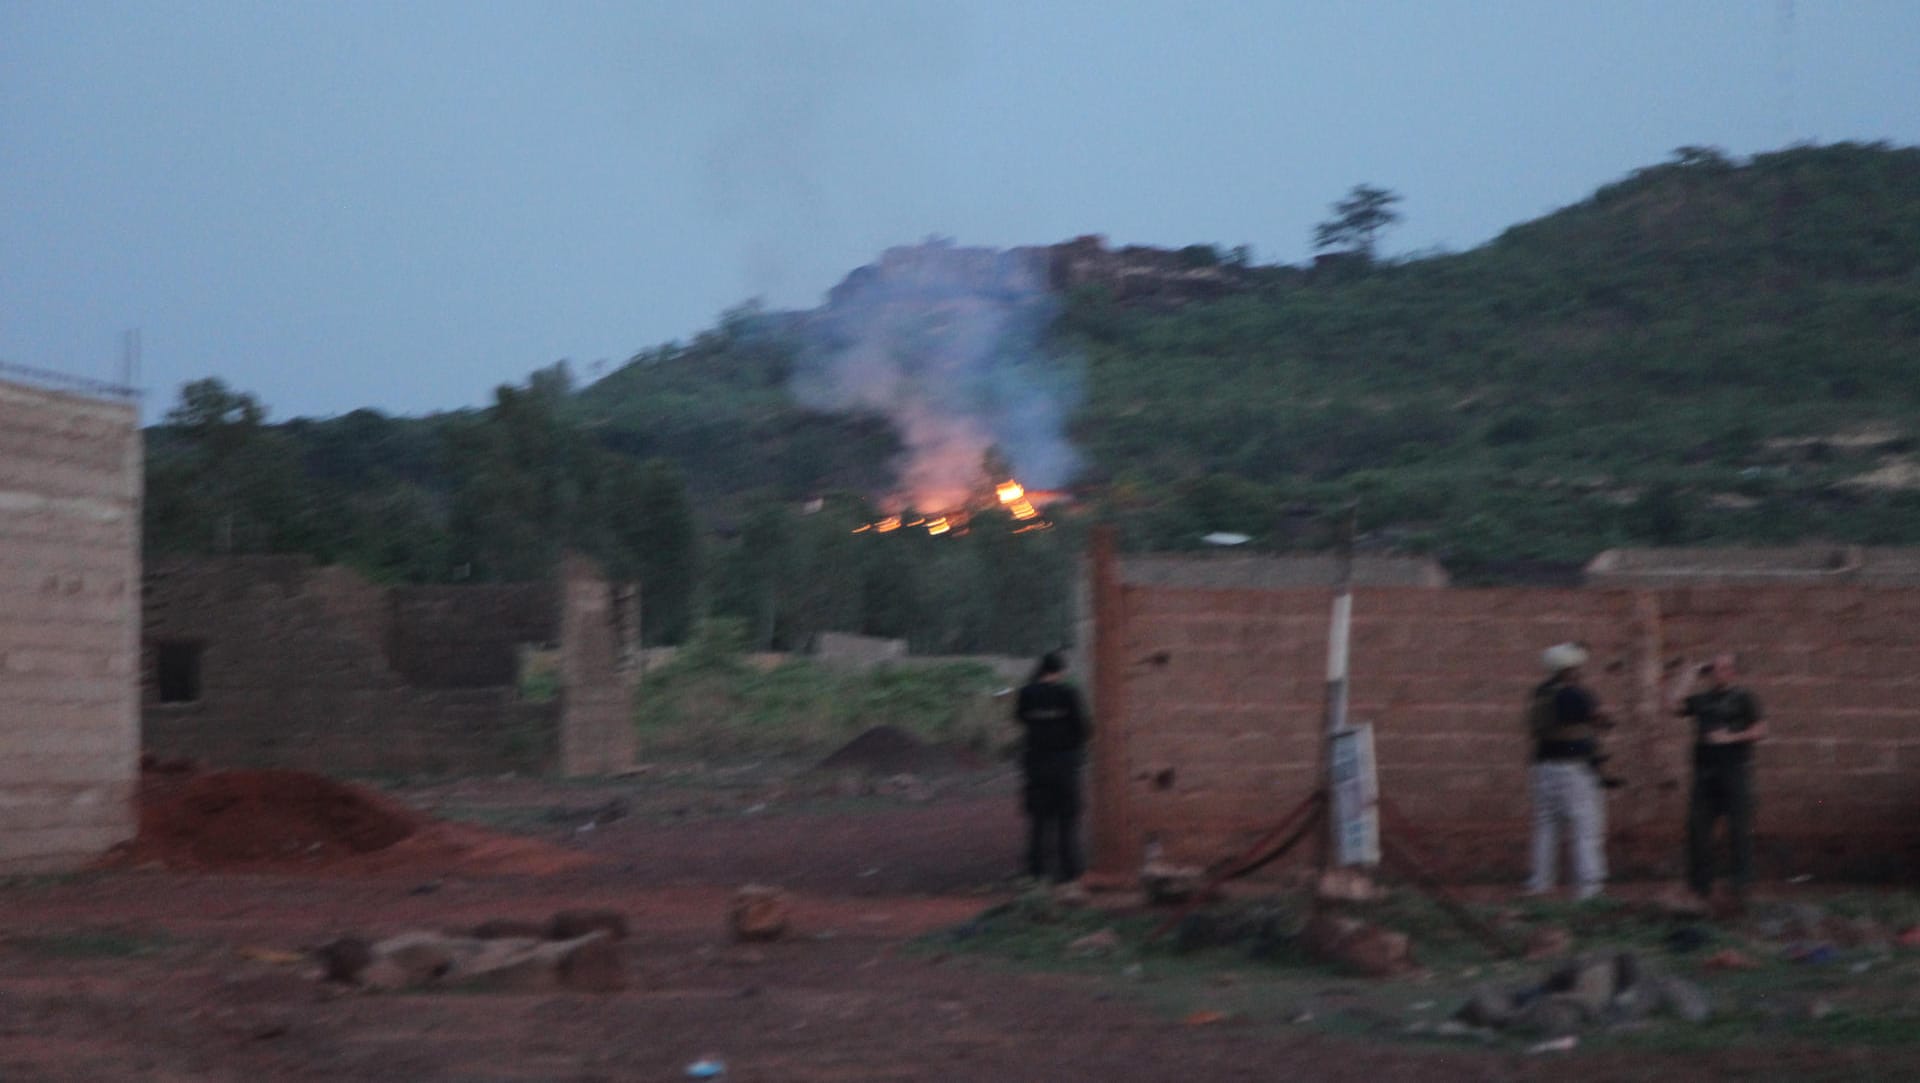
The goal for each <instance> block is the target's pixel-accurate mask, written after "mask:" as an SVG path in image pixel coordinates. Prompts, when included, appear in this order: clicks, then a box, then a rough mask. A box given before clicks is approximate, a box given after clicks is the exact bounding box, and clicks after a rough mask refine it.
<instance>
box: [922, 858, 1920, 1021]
mask: <svg viewBox="0 0 1920 1083" xmlns="http://www.w3.org/2000/svg"><path fill="white" fill-rule="evenodd" d="M1869 904H1871V907H1870V908H1869V910H1868V912H1867V913H1866V914H1863V915H1862V916H1875V917H1876V919H1877V920H1884V918H1885V917H1886V916H1887V915H1889V914H1895V913H1897V912H1898V908H1899V906H1900V905H1901V904H1902V901H1901V900H1898V899H1892V898H1883V897H1880V896H1873V897H1871V898H1870V899H1868V900H1866V901H1863V902H1862V903H1860V904H1859V905H1860V906H1869ZM1304 905H1305V901H1304V899H1303V898H1302V897H1300V896H1298V895H1284V896H1277V897H1275V898H1273V899H1270V900H1259V901H1253V900H1249V901H1246V902H1241V903H1236V904H1227V905H1223V906H1218V907H1214V908H1210V909H1208V910H1205V911H1200V912H1199V913H1200V914H1201V915H1203V917H1201V918H1196V919H1195V921H1196V924H1195V925H1194V926H1193V933H1194V935H1191V936H1188V937H1185V938H1183V937H1181V936H1180V935H1179V934H1178V932H1175V933H1170V934H1169V935H1168V936H1167V937H1165V938H1163V939H1161V940H1157V941H1150V940H1149V939H1148V936H1149V934H1150V933H1151V931H1152V930H1153V928H1154V927H1155V926H1156V925H1158V923H1159V922H1160V920H1161V917H1162V915H1161V914H1160V913H1146V914H1140V913H1132V914H1120V915H1116V914H1113V913H1109V912H1103V911H1099V910H1075V909H1067V908H1062V907H1060V906H1058V905H1057V904H1055V903H1054V902H1052V900H1051V899H1049V898H1048V897H1047V896H1046V895H1045V894H1044V893H1038V892H1036V893H1034V894H1030V895H1026V896H1022V897H1021V898H1019V899H1017V900H1014V901H1012V902H1009V903H1007V904H1004V905H1002V906H999V907H995V908H993V909H991V910H989V911H987V912H986V913H984V914H982V915H981V916H980V917H978V918H976V919H975V920H973V921H971V922H969V923H967V924H965V925H963V926H960V927H958V928H955V929H951V930H947V931H946V932H944V933H939V934H934V935H932V936H929V937H926V938H924V939H923V940H922V941H921V942H920V943H919V945H918V947H917V949H916V950H919V951H922V952H941V953H947V952H953V953H963V954H966V955H968V956H970V957H974V958H977V959H982V960H985V961H987V962H988V963H989V965H996V966H1005V967H1009V968H1015V969H1021V970H1043V971H1047V972H1052V973H1062V974H1078V975H1083V976H1085V977H1087V978H1088V979H1089V980H1093V981H1097V982H1099V983H1100V984H1101V985H1102V986H1103V987H1105V988H1108V989H1111V990H1113V991H1115V992H1118V993H1121V994H1122V995H1126V996H1128V997H1130V998H1133V999H1136V1000H1139V1001H1140V1002H1141V1003H1142V1004H1143V1005H1145V1006H1147V1007H1148V1008H1149V1009H1151V1010H1153V1011H1155V1012H1156V1013H1158V1014H1162V1015H1164V1016H1166V1017H1168V1018H1170V1019H1178V1018H1184V1017H1185V1016H1186V1015H1187V1014H1188V1013H1190V1012H1194V1011H1201V1010H1205V1011H1218V1012H1226V1013H1228V1014H1230V1015H1231V1016H1233V1017H1234V1018H1236V1019H1237V1020H1239V1021H1241V1022H1242V1023H1243V1024H1246V1025H1281V1024H1290V1023H1299V1024H1302V1025H1307V1026H1311V1027H1312V1028H1313V1029H1315V1030H1317V1031H1319V1032H1322V1033H1325V1034H1328V1035H1332V1036H1336V1037H1343V1038H1348V1039H1352V1040H1356V1041H1378V1040H1382V1039H1385V1040H1392V1041H1405V1042H1416V1043H1419V1044H1421V1045H1423V1046H1426V1047H1430V1048H1432V1049H1434V1050H1435V1051H1436V1052H1444V1053H1451V1052H1459V1053H1471V1052H1473V1051H1475V1050H1480V1049H1500V1050H1509V1051H1511V1050H1513V1049H1516V1048H1521V1047H1523V1046H1524V1045H1526V1044H1530V1043H1531V1042H1532V1041H1534V1040H1537V1039H1536V1038H1535V1037H1531V1036H1523V1035H1519V1034H1500V1035H1497V1036H1492V1037H1482V1038H1475V1037H1471V1036H1465V1037H1463V1036H1447V1035H1444V1034H1440V1033H1436V1030H1435V1027H1436V1025H1437V1024H1439V1023H1441V1022H1442V1021H1445V1020H1447V1019H1448V1018H1450V1017H1451V1016H1452V1014H1453V1012H1454V1011H1455V1010H1456V1009H1457V1008H1458V1007H1459V1006H1460V1005H1461V1004H1462V1003H1464V1002H1465V1000H1466V999H1467V998H1468V997H1469V996H1470V995H1471V993H1472V991H1473V989H1474V988H1475V987H1476V986H1479V985H1483V984H1485V985H1492V986H1494V987H1497V988H1505V989H1520V988H1524V987H1526V986H1528V985H1531V984H1535V983H1538V982H1540V981H1541V980H1543V979H1544V978H1545V976H1546V974H1547V973H1548V972H1549V971H1550V970H1551V969H1552V968H1553V966H1554V965H1555V964H1554V963H1552V962H1526V961H1520V960H1514V959H1507V958H1502V957H1497V956H1495V955H1494V954H1493V953H1492V952H1491V951H1490V950H1488V949H1487V948H1486V947H1485V946H1483V945H1482V944H1481V943H1480V942H1479V941H1478V940H1477V939H1475V938H1474V937H1473V936H1471V934H1469V933H1467V932H1466V930H1464V929H1463V928H1461V926H1460V925H1459V923H1458V922H1456V921H1455V920H1454V919H1453V917H1452V916H1451V915H1449V914H1447V913H1446V912H1445V911H1443V910H1442V909H1441V908H1440V907H1439V906H1437V905H1436V904H1435V903H1434V902H1433V901H1432V900H1430V899H1428V898H1426V897H1424V896H1422V895H1420V894H1419V893H1417V892H1410V891H1407V892H1399V893H1396V895H1395V896H1393V897H1391V898H1390V899H1389V900H1387V901H1384V902H1382V903H1380V904H1376V905H1375V906H1372V907H1369V908H1367V909H1366V910H1365V911H1364V914H1365V916H1366V917H1367V918H1368V919H1369V920H1371V921H1374V922H1377V923H1379V924H1381V925H1384V926H1386V927H1389V928H1393V929H1397V930H1400V931H1402V932H1406V933H1408V934H1410V935H1411V936H1412V937H1413V939H1414V942H1415V954H1416V956H1417V958H1418V960H1419V961H1420V963H1421V964H1422V965H1423V966H1424V967H1426V968H1427V972H1426V973H1425V974H1423V975H1420V976H1418V977H1417V978H1411V979H1408V980H1389V981H1378V980H1370V979H1364V978H1357V977H1353V976H1351V975H1349V974H1347V973H1344V972H1343V971H1341V970H1339V969H1338V968H1336V967H1332V966H1329V965H1327V964H1324V963H1321V962H1318V961H1316V960H1314V959H1312V958H1310V957H1309V956H1307V955H1306V953H1305V952H1304V951H1303V950H1302V949H1301V948H1300V947H1299V946H1298V944H1297V942H1294V941H1293V940H1292V939H1291V937H1290V935H1289V934H1290V933H1292V932H1293V931H1296V930H1297V929H1298V928H1299V927H1300V926H1301V925H1303V924H1304V922H1305V910H1304ZM1831 909H1832V911H1833V912H1839V911H1841V910H1843V909H1846V907H1841V906H1835V907H1832V908H1831ZM1473 912H1474V913H1475V914H1476V915H1477V916H1479V917H1481V918H1482V919H1484V920H1486V921H1487V922H1488V923H1490V924H1491V923H1494V922H1496V921H1501V920H1504V922H1505V923H1507V925H1508V929H1507V932H1508V933H1509V935H1511V936H1513V937H1515V938H1517V939H1522V940H1523V939H1524V938H1525V937H1526V935H1527V932H1528V931H1529V930H1530V929H1532V928H1535V927H1539V926H1544V925H1554V926H1558V927H1561V928H1565V929H1567V930H1569V931H1571V932H1572V933H1573V935H1574V937H1575V950H1576V951H1577V952H1581V953H1587V952H1594V953H1611V952H1621V951H1627V952H1633V953H1634V954H1636V955H1637V956H1639V958H1640V959H1641V960H1642V963H1643V966H1645V967H1646V968H1647V969H1648V970H1649V971H1650V972H1651V973H1654V974H1662V975H1672V976H1675V977H1682V978H1686V979H1688V980H1689V981H1692V982H1695V983H1696V984H1698V985H1699V986H1700V987H1701V988H1702V989H1703V990H1704V991H1705V992H1706V993H1707V995H1708V997H1709V998H1710V1000H1711V1001H1712V1003H1713V1005H1714V1015H1713V1017H1712V1019H1710V1020H1709V1021H1708V1022H1706V1023H1703V1024H1688V1023H1684V1022H1681V1021H1679V1020H1675V1019H1672V1018H1670V1017H1666V1016H1657V1017H1655V1018H1653V1019H1651V1020H1647V1021H1645V1022H1643V1023H1639V1024H1631V1025H1624V1026H1618V1027H1609V1026H1605V1025H1595V1026H1593V1027H1590V1028H1589V1029H1587V1030H1585V1031H1583V1032H1582V1035H1581V1046H1582V1048H1583V1049H1585V1048H1598V1049H1610V1048H1617V1049H1621V1050H1631V1051H1639V1052H1654V1053H1675V1054H1682V1055H1691V1054H1702V1055H1705V1054H1711V1053H1714V1052H1716V1051H1723V1050H1726V1049H1730V1048H1731V1049H1749V1050H1763V1051H1764V1050H1772V1049H1783V1050H1784V1049H1789V1048H1804V1047H1807V1046H1809V1045H1819V1046H1858V1047H1873V1048H1878V1047H1903V1048H1910V1047H1920V999H1916V998H1915V997H1914V996H1913V994H1912V992H1911V990H1912V989H1913V988H1915V987H1916V983H1920V958H1916V957H1914V956H1913V955H1911V954H1910V953H1904V952H1902V953H1896V954H1893V955H1888V954H1885V953H1884V952H1881V953H1876V952H1875V950H1874V949H1870V948H1860V949H1852V950H1848V951H1841V952H1838V953H1836V954H1835V956H1834V957H1833V958H1832V960H1831V961H1829V962H1826V963H1817V964H1816V963H1801V962H1793V961H1790V960H1789V958H1788V957H1787V955H1786V954H1785V945H1783V944H1781V943H1777V942H1771V941H1765V940H1759V939H1754V938H1750V937H1749V936H1747V935H1745V934H1744V933H1742V932H1741V931H1739V930H1733V929H1727V928H1724V927H1719V928H1714V929H1713V930H1711V932H1710V934H1709V935H1710V939H1709V941H1708V943H1707V944H1706V945H1705V946H1704V947H1701V948H1697V949H1695V950H1693V951H1690V952H1685V953H1678V954H1676V953H1674V952H1672V951H1670V950H1669V949H1668V946H1667V938H1668V935H1669V934H1670V933H1671V932H1672V931H1673V930H1674V929H1675V928H1678V927H1680V925H1681V924H1682V923H1681V922H1678V921H1676V920H1675V919H1673V918H1671V917H1668V916H1666V915H1664V914H1659V913H1655V912H1652V911H1649V910H1647V909H1646V908H1644V907H1640V906H1635V905H1634V904H1631V903H1624V902H1619V901H1612V900H1596V901H1594V902H1588V903H1571V902H1558V901H1529V902H1526V903H1523V904H1515V905H1503V906H1499V907H1475V908H1473ZM1261 922H1267V923H1269V924H1268V925H1266V926H1262V925H1261ZM1102 929H1110V930H1112V931H1113V932H1114V934H1115V935H1116V936H1117V938H1118V940H1119V943H1118V945H1117V946H1116V947H1114V948H1113V949H1111V950H1109V951H1107V952H1105V953H1102V954H1100V955H1098V956H1095V957H1090V958H1089V957H1076V956H1075V955H1074V953H1073V952H1071V951H1070V949H1069V945H1071V944H1072V943H1073V941H1075V940H1076V939H1079V938H1080V937H1083V936H1086V935H1088V934H1090V933H1093V932H1096V931H1099V930H1102ZM1262 929H1264V930H1266V931H1259V930H1262ZM1249 930H1255V931H1254V932H1252V933H1249ZM1275 933H1277V934H1278V935H1273V934H1275ZM1183 939H1184V940H1185V942H1186V943H1187V944H1188V945H1193V944H1196V943H1197V944H1200V945H1202V946H1200V947H1198V948H1196V949H1195V950H1190V951H1183V950H1182V942H1183ZM1206 945H1212V946H1206ZM1723 948H1735V949H1737V950H1739V951H1741V952H1743V953H1744V954H1746V955H1747V956H1748V957H1749V958H1750V959H1751V960H1753V962H1754V963H1755V966H1754V968H1753V969H1749V970H1731V971H1728V970H1710V969H1707V968H1706V967H1705V966H1704V965H1703V964H1704V961H1705V959H1706V958H1708V957H1709V956H1710V955H1712V954H1713V953H1714V952H1716V951H1719V950H1721V949H1723ZM1816 1003H1819V1004H1822V1007H1823V1010H1822V1012H1820V1013H1816V1012H1813V1011H1811V1010H1810V1007H1811V1006H1812V1005H1814V1004H1816ZM1816 1015H1818V1017H1817V1018H1816Z"/></svg>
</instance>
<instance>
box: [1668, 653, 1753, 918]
mask: <svg viewBox="0 0 1920 1083" xmlns="http://www.w3.org/2000/svg"><path fill="white" fill-rule="evenodd" d="M1735 676H1737V673H1736V671H1735V669H1734V659H1733V655H1731V654H1722V655H1719V656H1717V657H1715V658H1714V660H1713V661H1712V662H1710V663H1708V664H1706V665H1704V666H1701V667H1700V669H1699V670H1698V672H1696V673H1695V674H1694V686H1695V687H1696V688H1698V687H1699V685H1700V683H1701V682H1702V681H1704V682H1705V683H1706V688H1704V689H1702V690H1699V691H1696V692H1694V693H1693V694H1692V695H1690V696H1687V697H1686V698H1685V699H1680V697H1679V696H1678V694H1677V690H1676V695H1675V696H1674V697H1673V699H1674V700H1675V701H1676V702H1675V703H1674V712H1675V713H1676V714H1678V715H1680V716H1681V717H1683V718H1691V719H1693V722H1694V739H1693V794H1692V796H1691V798H1690V799H1689V800H1688V802H1687V884H1688V886H1689V887H1691V888H1693V892H1694V894H1695V895H1698V896H1699V897H1700V901H1701V902H1702V903H1705V902H1707V901H1709V899H1710V898H1711V896H1712V894H1713V825H1714V823H1715V821H1717V820H1719V819H1720V818H1721V817H1722V816H1724V817H1726V820H1727V841H1728V843H1729V844H1730V845H1731V848H1732V850H1733V876H1732V877H1731V880H1732V884H1733V904H1732V909H1733V910H1734V911H1736V912H1737V911H1738V910H1739V909H1740V908H1741V906H1742V905H1744V903H1745V901H1746V894H1747V887H1748V886H1749V885H1750V884H1751V883H1752V881H1753V746H1754V744H1755V743H1756V742H1759V741H1763V740H1765V739H1766V737H1767V723H1766V721H1765V719H1763V718H1762V717H1761V714H1760V701H1759V700H1758V699H1757V698H1755V697H1754V694H1753V693H1752V692H1749V691H1747V690H1746V689H1745V688H1742V687H1741V686H1739V685H1737V684H1735V683H1733V681H1734V677H1735Z"/></svg>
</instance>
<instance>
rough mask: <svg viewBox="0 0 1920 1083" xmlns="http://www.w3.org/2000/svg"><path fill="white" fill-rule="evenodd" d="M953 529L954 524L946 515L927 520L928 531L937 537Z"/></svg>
mask: <svg viewBox="0 0 1920 1083" xmlns="http://www.w3.org/2000/svg"><path fill="white" fill-rule="evenodd" d="M952 529H953V524H951V523H949V522H947V517H946V516H944V515H942V516H940V517H938V518H936V519H930V520H928V521H927V533H928V534H930V535H932V536H934V537H936V538H937V537H939V536H940V535H942V534H945V533H946V532H947V531H949V530H952Z"/></svg>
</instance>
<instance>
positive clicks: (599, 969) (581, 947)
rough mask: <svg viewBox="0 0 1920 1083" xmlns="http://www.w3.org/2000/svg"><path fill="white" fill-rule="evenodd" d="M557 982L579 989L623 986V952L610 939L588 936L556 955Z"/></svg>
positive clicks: (599, 990) (595, 990) (598, 990)
mask: <svg viewBox="0 0 1920 1083" xmlns="http://www.w3.org/2000/svg"><path fill="white" fill-rule="evenodd" d="M559 977H560V985H561V986H562V987H563V988H566V989H571V990H573V991H575V992H579V993H614V992H618V991H620V990H622V989H625V988H626V987H627V960H626V953H625V952H624V951H622V950H621V946H620V945H619V944H618V943H616V942H615V941H614V940H612V939H610V938H607V937H604V936H588V937H584V938H582V939H581V940H579V941H577V942H575V946H574V947H573V948H572V950H570V951H567V952H564V953H563V954H561V956H560V959H559Z"/></svg>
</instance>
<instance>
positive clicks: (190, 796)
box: [119, 770, 591, 875]
mask: <svg viewBox="0 0 1920 1083" xmlns="http://www.w3.org/2000/svg"><path fill="white" fill-rule="evenodd" d="M119 856H120V859H121V861H122V862H123V863H126V864H133V865H146V864H160V865H164V866H166V867H168V868H175V869H198V870H205V871H212V870H220V869H235V870H252V871H274V872H281V871H293V870H309V871H322V870H325V871H330V872H335V871H337V872H365V873H400V874H408V875H413V874H421V873H430V872H470V873H510V874H528V875H544V874H547V873H553V872H561V871H565V870H567V869H570V868H577V867H579V866H581V865H584V864H589V863H591V859H590V858H588V857H587V856H586V855H584V854H581V853H578V852H577V851H572V850H566V849H564V848H561V847H558V846H554V845H551V844H548V843H544V842H539V841H536V840H533V839H520V838H513V837H510V836H502V835H496V834H494V833H492V832H488V831H483V830H481V829H479V828H475V827H468V826H465V825H460V824H446V823H439V822H437V821H434V820H432V819H429V818H428V817H426V816H423V815H422V814H420V813H418V812H416V811H414V810H413V809H410V808H408V807H406V806H405V805H402V804H400V803H399V802H397V801H394V800H392V799H390V798H388V797H386V796H384V795H382V794H380V793H378V792H376V791H374V790H369V789H366V788H364V787H360V786H354V785H350V784H348V783H344V782H338V781H335V780H333V779H330V778H327V777H325V776H322V775H315V774H309V773H307V772H305V771H283V770H258V771H214V772H209V773H204V774H201V773H194V772H191V771H173V772H163V771H159V770H149V771H148V772H146V773H145V774H144V775H143V777H142V779H141V787H140V837H139V838H138V839H136V840H134V842H133V844H132V845H131V846H130V847H128V848H127V849H126V850H125V851H124V852H123V853H122V854H121V855H119Z"/></svg>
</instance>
